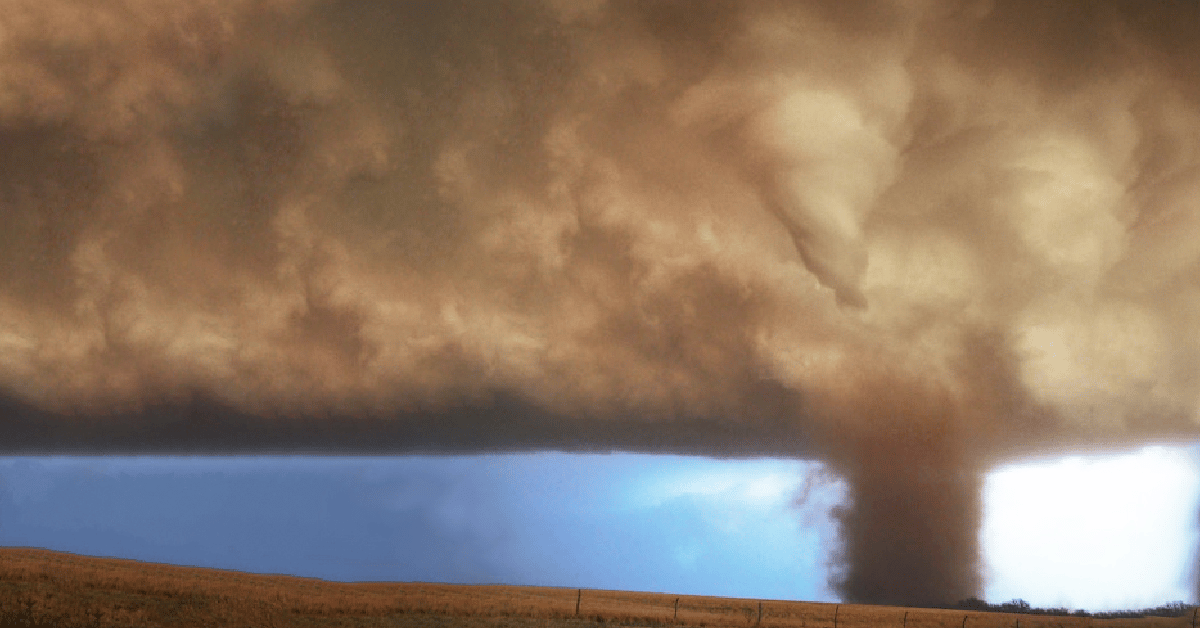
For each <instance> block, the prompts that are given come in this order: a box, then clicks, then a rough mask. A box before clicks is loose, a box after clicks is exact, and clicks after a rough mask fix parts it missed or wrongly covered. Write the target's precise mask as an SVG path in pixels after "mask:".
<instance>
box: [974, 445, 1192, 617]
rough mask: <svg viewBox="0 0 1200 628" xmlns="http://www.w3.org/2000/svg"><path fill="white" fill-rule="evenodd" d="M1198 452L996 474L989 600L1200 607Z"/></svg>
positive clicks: (987, 543)
mask: <svg viewBox="0 0 1200 628" xmlns="http://www.w3.org/2000/svg"><path fill="white" fill-rule="evenodd" d="M1198 451H1200V450H1198V449H1197V448H1195V447H1190V448H1189V447H1160V446H1155V447H1146V448H1144V449H1141V450H1137V451H1131V452H1126V453H1121V454H1114V455H1107V456H1098V455H1097V456H1086V457H1085V456H1070V457H1065V458H1060V459H1054V460H1046V461H1041V462H1036V463H1027V464H1021V465H1011V466H1007V467H1004V468H1001V469H998V470H996V471H994V472H992V473H991V474H990V475H989V476H988V479H987V482H986V486H985V489H984V490H985V498H984V504H985V516H984V522H985V523H984V526H983V531H982V534H981V541H982V543H983V548H984V555H985V560H986V563H987V572H986V576H987V590H986V597H987V599H988V600H990V601H1006V600H1009V599H1013V598H1022V599H1025V600H1026V601H1028V602H1030V603H1031V604H1033V605H1034V606H1041V607H1052V606H1067V607H1074V608H1087V609H1090V610H1096V609H1119V608H1142V607H1147V606H1157V605H1159V604H1162V603H1164V602H1169V601H1174V600H1180V601H1185V602H1194V601H1195V599H1194V594H1193V592H1192V591H1193V588H1192V587H1190V586H1189V580H1190V578H1191V574H1192V572H1193V571H1194V570H1195V569H1196V564H1197V562H1196V561H1197V556H1196V553H1195V550H1196V544H1197V532H1196V525H1197V521H1198V518H1200V517H1198V514H1200V504H1198V502H1197V497H1198V495H1200V459H1198Z"/></svg>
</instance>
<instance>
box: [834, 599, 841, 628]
mask: <svg viewBox="0 0 1200 628" xmlns="http://www.w3.org/2000/svg"><path fill="white" fill-rule="evenodd" d="M841 608H842V605H841V604H838V605H837V606H835V607H833V628H837V616H838V611H839V610H841Z"/></svg>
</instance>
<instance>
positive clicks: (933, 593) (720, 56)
mask: <svg viewBox="0 0 1200 628" xmlns="http://www.w3.org/2000/svg"><path fill="white" fill-rule="evenodd" d="M1198 18H1200V9H1197V8H1196V5H1195V4H1194V3H1187V2H1162V3H1154V4H1146V3H1138V2H1127V3H1122V2H1059V3H1052V4H1046V3H1039V2H994V3H993V2H951V3H936V2H922V1H917V0H912V1H895V2H892V1H882V0H881V1H879V2H869V3H837V2H821V3H790V2H770V1H763V2H754V3H735V2H668V1H662V2H625V1H620V0H609V1H604V0H579V1H569V0H546V1H545V2H532V1H530V2H524V1H515V0H514V1H508V2H502V3H500V2H497V3H479V2H385V1H382V0H380V1H348V0H347V1H334V0H326V1H322V0H205V1H196V2H189V3H178V2H167V1H165V0H105V1H95V0H86V1H85V0H37V1H27V0H8V2H7V4H6V6H5V10H4V11H3V12H0V224H2V228H0V390H3V393H4V397H3V400H2V401H0V407H2V408H3V413H2V414H0V444H2V446H3V448H4V449H5V450H7V451H10V452H21V453H30V452H52V451H53V452H65V451H72V452H79V451H83V452H96V453H104V452H127V451H139V452H158V451H185V452H196V453H202V452H234V451H261V452H301V451H314V452H320V451H348V452H380V451H383V452H415V451H421V452H453V451H492V450H522V449H525V450H528V449H560V450H578V451H583V450H606V449H619V450H628V451H661V452H672V453H690V454H698V455H714V456H754V455H777V456H797V457H804V458H816V459H821V460H824V461H826V462H827V463H828V464H829V465H830V467H831V468H832V469H834V470H835V471H836V472H837V473H838V474H840V475H841V476H843V477H844V478H846V480H847V482H848V483H849V485H850V487H851V495H850V503H849V504H848V505H847V507H846V509H845V511H844V512H842V513H841V523H842V528H843V529H842V537H843V538H842V541H843V545H844V547H843V550H842V554H843V559H844V562H845V564H844V566H843V568H842V569H841V570H840V571H839V574H838V576H837V578H838V582H837V583H836V584H837V586H838V587H839V590H840V592H841V594H842V595H843V596H844V597H845V598H846V599H848V600H854V601H871V602H895V603H925V602H941V601H953V600H957V599H961V598H965V597H968V596H971V595H975V594H977V593H978V592H979V589H980V582H979V570H978V565H977V562H978V547H977V528H978V524H979V519H980V503H979V499H980V498H979V487H980V483H981V480H980V478H981V474H982V473H983V472H984V471H985V470H986V469H987V468H988V467H989V466H990V465H992V464H995V463H996V462H998V461H1001V460H1009V459H1013V458H1015V457H1019V456H1021V455H1027V454H1034V453H1042V452H1045V451H1048V450H1053V449H1055V448H1062V447H1076V448H1088V447H1120V446H1127V445H1132V444H1138V443H1144V442H1148V441H1152V440H1164V439H1179V438H1188V437H1194V436H1195V435H1196V434H1197V432H1198V431H1200V430H1198V429H1197V428H1198V422H1200V414H1198V411H1200V376H1198V375H1197V372H1196V369H1195V365H1196V364H1197V360H1198V358H1200V333H1198V332H1197V330H1200V273H1198V271H1200V211H1197V210H1196V203H1197V201H1198V200H1200V177H1198V176H1197V175H1198V174H1200V107H1198V106H1197V105H1200V94H1198V93H1197V89H1198V88H1197V86H1196V82H1195V81H1194V79H1193V77H1195V76H1196V75H1197V73H1198V71H1200V49H1197V47H1198V46H1200V44H1198V43H1197V42H1196V40H1195V38H1194V37H1193V33H1192V30H1191V28H1190V26H1189V25H1193V24H1195V23H1196V20H1197V19H1198Z"/></svg>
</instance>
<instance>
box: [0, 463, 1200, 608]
mask: <svg viewBox="0 0 1200 628" xmlns="http://www.w3.org/2000/svg"><path fill="white" fill-rule="evenodd" d="M984 493H985V499H984V503H985V516H984V525H983V527H982V530H981V537H982V545H983V548H984V563H985V565H986V566H985V573H986V584H985V592H984V595H985V598H986V599H987V600H988V601H990V602H993V603H1000V602H1005V601H1008V600H1012V599H1025V600H1027V601H1029V602H1030V603H1032V604H1034V605H1035V606H1040V607H1066V608H1073V609H1074V608H1086V609H1089V610H1119V609H1136V608H1146V607H1151V606H1157V605H1160V604H1163V603H1165V602H1171V601H1177V600H1178V601H1185V602H1195V601H1196V600H1194V599H1191V582H1190V577H1191V572H1192V571H1193V570H1194V568H1195V559H1194V557H1195V551H1196V549H1197V540H1198V535H1197V529H1196V513H1197V512H1200V510H1198V509H1200V447H1197V446H1190V447H1148V448H1143V449H1140V450H1136V451H1131V452H1125V453H1122V454H1117V455H1110V456H1070V457H1066V458H1060V459H1056V460H1048V461H1042V462H1037V463H1032V464H1021V465H1009V466H1006V467H1003V468H1000V469H997V470H995V471H993V472H992V473H990V474H989V476H988V478H987V481H986V483H985V490H984ZM846 497H847V492H846V486H845V484H844V482H841V481H840V480H838V479H837V478H836V477H834V476H832V475H830V474H829V473H828V470H827V469H824V468H823V467H822V465H821V464H820V463H816V462H804V461H797V460H781V459H755V460H716V459H710V458H697V457H684V456H662V455H646V454H589V455H578V454H563V453H533V454H484V455H473V456H403V457H313V456H289V457H261V456H238V457H226V458H216V457H156V456H140V457H138V456H135V457H130V456H118V457H70V456H57V457H4V458H0V545H3V546H19V547H41V548H48V549H53V550H57V551H67V552H72V553H77V554H84V555H89V556H114V557H120V558H134V559H138V560H144V561H151V562H163V563H170V564H176V565H192V566H201V567H212V568H220V569H236V570H239V571H246V572H253V573H279V574H290V575H299V576H306V577H316V578H322V579H325V580H336V581H343V582H362V581H391V582H412V581H418V582H452V583H465V584H480V583H493V584H494V583H500V584H522V585H541V586H559V587H576V588H592V589H616V590H636V591H657V592H668V593H678V594H688V595H719V596H728V597H742V598H751V599H784V600H808V601H837V600H838V596H837V594H836V592H835V591H834V590H832V589H831V587H830V586H829V583H830V575H831V573H832V571H833V570H834V569H835V568H836V560H835V557H834V556H833V555H832V552H834V551H836V550H835V548H836V546H837V545H836V538H837V534H838V527H837V526H838V524H837V514H836V509H837V508H839V507H841V506H844V502H845V499H846ZM1098 522H1099V523H1100V524H1101V525H1097V523H1098ZM1081 566H1082V567H1083V568H1082V569H1081Z"/></svg>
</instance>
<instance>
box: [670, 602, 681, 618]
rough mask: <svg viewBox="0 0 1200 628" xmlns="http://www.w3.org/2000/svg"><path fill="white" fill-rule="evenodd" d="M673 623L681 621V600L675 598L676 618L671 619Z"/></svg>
mask: <svg viewBox="0 0 1200 628" xmlns="http://www.w3.org/2000/svg"><path fill="white" fill-rule="evenodd" d="M671 621H679V598H675V616H674V617H672V618H671Z"/></svg>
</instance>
